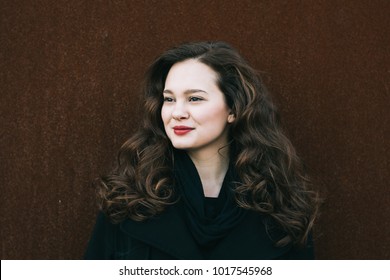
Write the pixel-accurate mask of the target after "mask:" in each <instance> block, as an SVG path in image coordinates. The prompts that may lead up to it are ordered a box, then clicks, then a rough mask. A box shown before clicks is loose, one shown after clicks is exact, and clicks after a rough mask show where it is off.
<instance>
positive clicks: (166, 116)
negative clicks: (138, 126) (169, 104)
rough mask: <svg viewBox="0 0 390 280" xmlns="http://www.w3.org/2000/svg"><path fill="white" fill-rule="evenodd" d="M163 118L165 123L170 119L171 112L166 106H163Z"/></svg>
mask: <svg viewBox="0 0 390 280" xmlns="http://www.w3.org/2000/svg"><path fill="white" fill-rule="evenodd" d="M161 119H162V121H163V123H164V125H165V124H166V123H167V122H168V121H169V112H168V110H167V108H166V107H165V106H163V107H162V108H161Z"/></svg>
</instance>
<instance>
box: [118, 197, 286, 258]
mask: <svg viewBox="0 0 390 280" xmlns="http://www.w3.org/2000/svg"><path fill="white" fill-rule="evenodd" d="M182 213H183V210H182V209H181V207H180V202H179V203H176V204H175V205H172V206H170V207H167V208H166V209H165V211H164V212H163V213H161V214H159V215H158V216H156V217H153V218H150V219H148V220H146V221H143V222H136V221H133V220H126V221H124V222H122V224H121V226H120V227H121V229H122V231H124V232H125V233H126V234H128V235H130V236H131V237H132V238H135V239H137V240H140V241H142V242H144V243H146V244H148V245H150V246H152V247H155V248H157V249H159V250H161V251H163V252H165V253H167V254H169V255H171V256H173V257H175V258H178V259H188V260H189V259H191V260H196V259H205V256H204V255H203V254H202V252H201V250H200V248H199V246H198V244H197V243H196V241H195V240H194V238H193V237H192V234H191V232H190V231H189V229H188V227H187V225H186V223H185V219H184V217H183V216H182ZM262 220H263V219H262V217H261V216H260V215H259V214H255V213H254V212H252V211H247V213H246V215H245V218H244V219H243V221H242V222H241V224H239V225H238V226H236V227H235V228H234V229H233V230H232V231H231V232H230V233H229V234H228V235H227V236H226V237H225V238H224V239H222V240H221V241H220V242H219V243H218V244H217V245H216V246H215V248H213V250H212V251H211V252H210V254H209V255H208V257H207V258H209V259H275V258H278V257H279V256H281V255H283V254H284V253H286V251H288V250H289V248H290V247H287V246H286V247H283V248H278V247H275V246H274V245H273V243H274V241H272V240H271V238H270V237H269V235H268V233H267V231H266V229H265V226H264V223H263V221H262ZM244 248H245V249H244ZM229 252H232V255H230V254H229ZM233 252H234V253H233Z"/></svg>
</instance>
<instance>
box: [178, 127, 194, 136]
mask: <svg viewBox="0 0 390 280" xmlns="http://www.w3.org/2000/svg"><path fill="white" fill-rule="evenodd" d="M191 130H193V128H192V127H188V126H181V125H180V126H174V127H173V132H174V133H175V134H176V135H184V134H186V133H188V132H190V131H191Z"/></svg>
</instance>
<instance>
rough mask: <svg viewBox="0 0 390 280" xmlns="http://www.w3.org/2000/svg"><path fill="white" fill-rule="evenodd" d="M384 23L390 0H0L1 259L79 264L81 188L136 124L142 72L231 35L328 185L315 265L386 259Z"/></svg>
mask: <svg viewBox="0 0 390 280" xmlns="http://www.w3.org/2000/svg"><path fill="white" fill-rule="evenodd" d="M207 2H212V3H207ZM389 14H390V1H387V0H383V1H379V0H374V1H372V0H371V1H365V0H361V1H360V0H359V1H358V0H356V1H353V0H351V1H345V0H344V1H341V0H319V1H298V0H297V1H271V0H268V1H263V0H258V1H255V0H253V1H224V0H219V1H195V0H192V1H185V0H181V1H108V0H106V1H104V0H102V1H95V0H85V1H49V0H47V1H20V0H2V1H1V3H0V28H1V29H0V31H1V33H0V34H1V35H0V36H1V37H0V55H1V56H0V67H1V72H0V73H1V76H0V94H1V104H0V109H1V115H0V121H1V124H0V125H1V128H0V188H1V189H0V195H1V198H0V209H1V213H0V214H1V218H0V227H1V229H0V234H1V236H0V242H1V258H2V259H78V258H81V257H82V254H83V251H84V249H85V246H86V242H87V240H88V237H89V234H90V231H91V228H92V226H93V223H94V216H95V210H96V208H95V206H94V200H93V197H94V194H93V190H92V188H91V187H90V184H89V183H90V182H91V180H92V179H93V178H94V177H96V176H98V175H100V174H103V173H104V172H106V171H108V170H109V168H110V166H111V164H112V163H113V161H114V159H115V155H116V151H117V150H118V148H119V147H120V145H121V143H122V142H123V141H125V139H126V137H128V136H129V135H130V134H131V133H132V132H133V131H134V129H135V127H136V125H137V123H138V121H139V120H140V116H139V113H140V111H139V109H138V107H139V102H138V95H137V94H138V89H139V84H140V81H141V78H142V74H143V72H144V71H145V68H146V67H147V65H148V64H149V63H150V62H151V61H152V60H153V59H154V58H155V57H156V56H157V55H158V54H160V53H161V51H162V50H164V49H166V48H168V47H170V46H172V45H176V44H178V43H181V42H184V41H197V40H225V41H227V42H229V43H231V44H232V45H234V46H235V47H236V48H238V49H239V50H240V51H241V52H242V53H243V55H244V56H246V57H247V59H248V60H249V61H250V62H251V63H252V64H253V66H254V67H255V68H257V69H259V70H260V71H262V72H263V73H264V81H265V83H266V84H267V85H268V87H269V89H270V90H271V91H272V92H273V93H274V95H275V99H276V101H277V104H278V105H279V108H280V111H281V113H282V120H283V121H284V124H285V127H286V129H287V131H288V134H289V135H290V137H291V140H292V141H293V143H294V144H295V145H296V147H297V150H298V151H299V153H300V154H301V155H302V156H303V158H304V159H305V161H306V163H307V165H308V166H309V167H310V169H311V171H312V173H313V175H314V176H315V177H316V178H317V179H318V180H319V181H320V182H321V183H322V185H324V186H325V187H326V189H327V200H326V203H325V204H324V207H323V209H322V216H321V218H320V220H319V221H318V226H317V230H316V248H317V250H316V255H317V258H320V259H389V258H390V235H389V232H390V219H389V216H390V194H389V184H388V183H389V179H390V174H389V156H390V154H389V136H390V135H389V132H390V131H389V125H390V124H389V105H390V102H389V98H390V95H389V87H390V83H389V80H390V79H389V76H390V66H389V63H390V55H389V46H390V44H389V43H390V32H389V30H390V28H389V27H390V20H389Z"/></svg>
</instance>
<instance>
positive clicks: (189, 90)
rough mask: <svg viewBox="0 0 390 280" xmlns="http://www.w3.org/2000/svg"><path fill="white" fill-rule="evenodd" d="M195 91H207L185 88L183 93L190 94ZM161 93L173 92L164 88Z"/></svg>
mask: <svg viewBox="0 0 390 280" xmlns="http://www.w3.org/2000/svg"><path fill="white" fill-rule="evenodd" d="M197 92H204V93H207V91H204V90H202V89H196V88H194V89H187V90H186V91H184V94H191V93H197ZM163 93H169V94H173V92H172V91H171V90H169V89H164V91H163Z"/></svg>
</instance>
